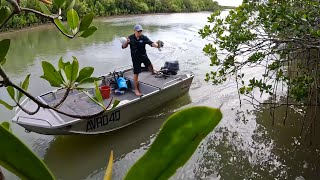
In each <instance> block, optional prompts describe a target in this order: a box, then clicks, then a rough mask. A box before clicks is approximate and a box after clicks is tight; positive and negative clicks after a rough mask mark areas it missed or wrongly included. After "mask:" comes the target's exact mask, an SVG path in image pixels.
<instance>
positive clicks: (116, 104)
mask: <svg viewBox="0 0 320 180" xmlns="http://www.w3.org/2000/svg"><path fill="white" fill-rule="evenodd" d="M119 103H120V101H119V100H117V99H116V100H114V102H113V105H112V108H111V109H113V108H115V107H117V106H118V104H119Z"/></svg>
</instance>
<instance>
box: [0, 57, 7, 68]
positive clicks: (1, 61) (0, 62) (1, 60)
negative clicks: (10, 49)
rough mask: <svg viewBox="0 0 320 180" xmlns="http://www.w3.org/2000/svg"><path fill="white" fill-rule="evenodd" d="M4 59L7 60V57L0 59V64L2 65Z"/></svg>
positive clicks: (4, 61)
mask: <svg viewBox="0 0 320 180" xmlns="http://www.w3.org/2000/svg"><path fill="white" fill-rule="evenodd" d="M6 61H7V58H3V59H0V66H2V65H4V63H6Z"/></svg>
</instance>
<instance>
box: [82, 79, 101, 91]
mask: <svg viewBox="0 0 320 180" xmlns="http://www.w3.org/2000/svg"><path fill="white" fill-rule="evenodd" d="M99 80H100V79H99V78H96V77H88V78H85V79H83V80H81V81H80V82H79V84H78V85H77V89H90V88H95V87H96V86H95V84H94V82H95V81H99Z"/></svg>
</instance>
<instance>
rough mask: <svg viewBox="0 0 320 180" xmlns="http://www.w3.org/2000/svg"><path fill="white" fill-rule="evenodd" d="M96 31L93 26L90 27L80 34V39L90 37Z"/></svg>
mask: <svg viewBox="0 0 320 180" xmlns="http://www.w3.org/2000/svg"><path fill="white" fill-rule="evenodd" d="M96 30H97V28H96V27H95V26H91V27H89V28H88V29H86V30H85V31H84V32H83V33H82V34H81V37H83V38H87V37H89V36H91V35H92V34H93V33H94V32H95V31H96Z"/></svg>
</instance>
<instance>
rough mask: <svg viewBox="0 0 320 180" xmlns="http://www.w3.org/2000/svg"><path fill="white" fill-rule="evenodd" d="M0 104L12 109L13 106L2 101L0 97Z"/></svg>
mask: <svg viewBox="0 0 320 180" xmlns="http://www.w3.org/2000/svg"><path fill="white" fill-rule="evenodd" d="M0 104H2V105H4V106H5V107H6V108H8V109H10V110H12V109H13V106H11V105H9V104H8V103H6V102H4V101H3V100H1V99H0Z"/></svg>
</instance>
